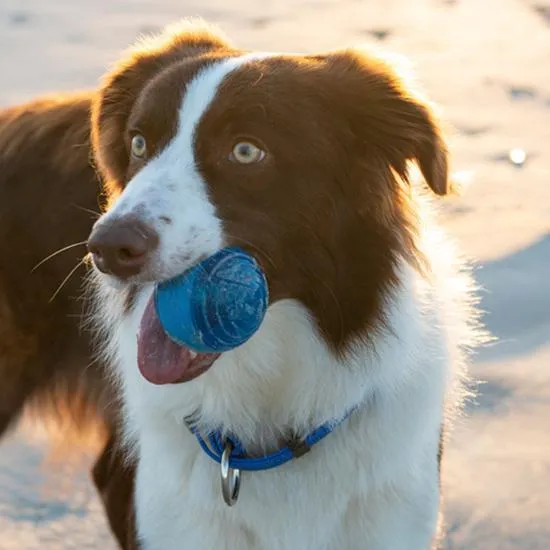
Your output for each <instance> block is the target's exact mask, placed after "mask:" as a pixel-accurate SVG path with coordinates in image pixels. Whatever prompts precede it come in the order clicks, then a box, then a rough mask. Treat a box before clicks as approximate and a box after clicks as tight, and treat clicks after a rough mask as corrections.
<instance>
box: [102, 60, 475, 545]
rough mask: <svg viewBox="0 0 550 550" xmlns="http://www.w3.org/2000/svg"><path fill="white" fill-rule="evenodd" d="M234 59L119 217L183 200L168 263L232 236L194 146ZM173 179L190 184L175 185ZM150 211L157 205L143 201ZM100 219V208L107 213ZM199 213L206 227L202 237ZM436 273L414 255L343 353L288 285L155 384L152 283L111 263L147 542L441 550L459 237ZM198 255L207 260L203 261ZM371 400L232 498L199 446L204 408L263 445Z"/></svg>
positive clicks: (116, 338)
mask: <svg viewBox="0 0 550 550" xmlns="http://www.w3.org/2000/svg"><path fill="white" fill-rule="evenodd" d="M242 62H243V61H242V60H240V61H239V60H235V59H233V60H230V61H225V62H223V63H220V64H219V65H215V66H214V67H211V68H209V69H207V70H206V71H204V72H203V73H202V74H200V75H199V76H198V77H197V79H196V80H195V81H194V82H193V83H192V84H191V85H190V86H189V89H188V92H187V94H186V97H185V98H184V100H183V105H182V108H181V111H180V127H179V129H178V133H177V135H176V137H175V138H174V139H173V141H172V143H171V144H169V145H168V147H167V148H166V150H165V151H164V152H162V153H161V154H160V155H159V156H158V158H156V159H154V160H153V161H152V162H151V163H150V164H149V165H147V166H146V167H145V168H144V169H143V170H142V171H141V172H140V173H139V174H138V175H137V176H136V177H135V178H134V180H133V181H132V182H131V183H130V184H129V186H128V188H127V189H126V191H125V192H124V193H123V194H122V196H121V197H120V199H119V200H118V202H117V203H116V204H115V205H114V207H113V209H112V210H111V211H110V212H109V213H108V214H106V216H105V220H107V221H109V218H110V217H111V218H112V217H114V216H117V215H121V214H123V213H126V212H129V211H132V212H137V213H138V214H139V213H140V212H141V213H142V215H144V216H147V218H146V219H148V220H150V221H151V220H152V221H155V220H157V219H158V216H161V215H169V216H170V217H172V218H173V219H174V222H175V223H174V224H173V226H172V227H170V226H166V227H161V226H160V225H159V226H157V228H158V229H159V231H160V232H161V251H160V261H161V262H162V265H163V268H162V271H163V276H164V275H166V274H171V273H172V272H173V270H176V271H177V272H179V271H181V270H182V267H186V266H183V265H182V264H181V261H180V260H178V258H179V257H180V256H181V251H180V247H181V248H185V253H186V254H188V253H189V252H190V251H191V252H192V258H198V257H200V256H201V255H204V254H208V253H211V252H213V251H214V250H217V249H218V248H219V247H220V246H222V245H223V231H222V228H221V225H220V222H219V220H218V219H217V218H216V214H215V212H214V209H213V207H212V205H211V204H210V203H209V202H208V198H207V195H206V191H205V186H204V183H203V182H202V180H201V178H200V175H199V174H198V172H197V170H196V168H195V166H194V161H193V156H192V146H191V143H192V136H193V128H194V127H195V126H196V124H197V121H198V120H200V116H201V115H202V113H203V112H204V110H205V109H206V108H207V106H208V104H209V102H210V101H211V99H212V98H213V97H214V95H215V90H216V87H217V86H218V85H219V83H220V82H221V80H222V79H223V77H224V76H225V75H226V74H228V72H229V71H231V70H233V69H234V68H235V67H237V66H238V65H239V63H242ZM169 183H174V184H175V185H176V190H174V191H171V190H170V189H169V188H168V184H169ZM144 212H145V213H146V214H143V213H144ZM105 220H104V221H102V222H100V223H104V222H105ZM191 225H196V226H197V228H198V231H197V235H196V236H195V237H193V236H192V231H191V230H190V226H191ZM433 239H434V237H433V235H431V234H426V236H425V237H424V242H425V243H427V244H426V254H427V256H428V260H429V261H430V262H431V269H432V271H431V276H430V277H429V279H428V278H426V277H424V276H422V275H421V274H420V273H419V272H418V271H417V270H415V269H414V268H413V267H412V266H410V265H408V264H407V263H406V262H405V260H402V261H401V263H400V267H399V269H400V271H399V280H400V284H399V286H398V288H397V289H396V290H395V292H394V294H393V295H392V296H388V298H387V303H386V308H387V316H388V327H387V330H385V331H383V332H381V333H380V334H379V335H378V336H377V337H376V338H375V341H374V346H373V347H367V346H366V345H365V344H363V343H361V342H357V343H356V345H355V347H354V349H353V351H352V352H350V353H349V354H348V355H347V356H346V357H345V358H343V359H338V358H336V357H335V356H334V355H333V354H332V353H331V352H330V350H329V349H328V347H327V345H326V344H325V342H324V340H323V339H322V337H321V336H320V335H319V334H318V332H317V330H316V328H315V325H314V323H313V321H312V319H311V318H310V315H309V313H308V311H307V310H306V309H305V308H304V307H303V306H302V305H301V304H300V303H298V302H296V301H293V300H283V301H280V302H277V303H275V304H273V305H272V306H270V308H269V310H268V313H267V316H266V318H265V320H264V322H263V324H262V326H261V328H260V330H259V331H258V332H257V333H256V334H255V335H254V337H253V338H251V339H250V340H249V341H248V342H247V343H246V344H244V345H243V346H241V347H240V348H238V349H236V350H234V351H231V352H227V353H224V354H223V355H222V356H221V357H220V359H219V360H218V361H217V362H216V363H215V365H214V366H213V367H212V368H211V369H210V370H209V371H208V372H206V373H205V374H204V375H202V376H200V377H199V378H197V379H195V380H193V381H191V382H188V383H185V384H179V385H170V386H154V385H152V384H149V383H148V382H147V381H146V380H145V379H144V378H143V377H142V376H141V375H140V373H139V370H138V368H137V345H136V333H137V329H138V325H139V321H140V319H141V316H142V314H143V311H144V308H145V305H146V303H147V300H148V298H149V296H150V293H151V290H152V287H151V286H147V287H143V289H142V291H141V294H140V296H139V299H138V301H137V304H136V306H135V308H134V310H133V312H132V313H131V314H130V315H128V316H125V315H124V314H123V307H122V303H121V302H122V298H121V297H120V295H119V293H118V292H117V291H116V290H115V289H113V287H112V286H110V285H108V284H107V283H106V280H107V279H108V277H105V276H99V279H100V280H99V287H100V297H99V299H98V306H99V307H100V315H101V317H102V323H103V326H104V328H105V331H106V334H108V335H109V337H110V347H109V349H108V351H109V353H110V357H111V359H112V360H113V361H114V363H115V364H116V366H117V371H116V373H117V375H118V380H119V382H120V384H121V388H122V391H123V395H124V403H125V421H126V428H127V436H128V440H129V442H130V443H133V444H134V445H135V447H136V452H137V457H138V458H139V466H138V472H137V486H136V507H137V527H138V532H139V536H140V538H141V540H142V548H143V550H181V548H194V549H197V550H200V549H202V550H211V549H214V548H216V549H217V550H364V549H368V550H427V549H428V548H429V547H430V545H431V541H432V539H433V537H434V535H435V531H436V524H437V518H438V506H439V490H438V471H437V450H438V443H439V436H440V428H441V424H442V422H443V419H444V414H445V413H444V408H445V400H449V399H450V400H451V401H452V400H453V399H455V397H456V396H455V397H453V396H452V395H451V394H452V392H453V388H456V384H455V383H454V381H455V376H454V372H453V368H456V367H460V365H461V360H462V353H461V349H462V348H461V345H465V344H468V343H469V342H468V338H469V337H470V336H471V334H470V332H469V329H468V328H467V327H468V323H467V320H466V319H467V316H468V315H469V309H468V306H467V304H466V303H465V302H463V298H464V296H466V295H467V287H464V286H463V285H464V282H463V281H464V280H463V279H461V277H459V276H458V275H457V272H456V270H455V268H454V263H453V262H452V261H450V259H452V257H449V256H447V255H445V254H447V252H446V250H448V249H447V248H446V245H444V243H442V242H439V239H438V238H436V240H437V241H438V242H435V241H434V242H430V240H433ZM190 261H193V260H190ZM357 404H361V405H362V406H361V408H360V410H359V411H357V412H356V413H354V415H353V416H352V417H350V418H349V419H348V420H347V421H345V422H344V424H342V425H341V426H339V427H338V428H337V429H336V430H335V431H334V432H333V433H332V434H331V435H330V436H329V437H327V438H326V439H325V440H323V441H322V442H321V443H319V444H318V445H317V446H315V447H314V448H313V449H312V451H311V452H310V453H309V454H307V455H306V456H304V457H302V458H300V459H298V460H296V461H294V462H292V463H290V464H287V465H285V466H283V467H281V468H278V469H275V470H271V471H266V472H256V473H243V480H242V481H243V483H242V489H241V495H240V498H239V500H238V502H237V504H236V506H235V507H233V508H228V507H227V506H226V505H225V504H224V503H223V501H222V497H221V488H220V474H219V466H218V465H216V464H215V463H214V462H213V461H212V460H211V459H210V458H208V457H207V456H206V455H205V454H204V453H203V452H202V450H201V449H200V447H199V445H198V443H197V442H196V440H195V439H194V437H193V436H192V435H191V434H190V433H189V431H188V430H187V428H186V427H185V425H184V422H183V418H184V417H185V416H186V415H189V414H191V413H193V412H195V411H196V410H199V411H200V413H201V417H200V422H201V423H202V424H203V425H204V426H205V427H217V426H223V427H224V428H226V429H227V430H230V431H232V432H234V433H236V434H237V435H238V436H239V437H240V438H241V439H242V440H243V442H244V444H245V446H247V447H248V449H250V450H256V451H261V450H273V449H275V448H277V446H278V443H277V437H278V435H279V433H280V430H281V428H293V429H294V430H296V431H297V432H298V433H300V434H305V433H307V432H308V431H310V430H311V429H312V428H313V427H315V426H317V425H319V424H321V423H323V422H325V421H327V420H329V419H331V418H335V417H339V416H341V415H342V414H343V413H344V411H346V410H347V409H348V408H349V407H351V406H354V405H357Z"/></svg>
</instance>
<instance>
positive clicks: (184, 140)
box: [96, 54, 265, 280]
mask: <svg viewBox="0 0 550 550" xmlns="http://www.w3.org/2000/svg"><path fill="white" fill-rule="evenodd" d="M264 55H265V54H250V55H248V56H242V57H238V58H233V59H229V60H226V61H224V62H222V63H216V64H214V65H213V66H210V67H208V68H206V69H204V70H203V71H202V72H200V73H199V74H198V75H197V76H196V77H195V78H194V79H193V81H192V82H191V83H190V84H189V87H188V88H187V91H186V93H185V96H184V98H183V101H182V105H181V108H180V110H179V113H178V119H179V120H178V128H177V132H176V135H175V136H174V138H173V139H172V140H171V141H170V143H169V144H168V145H167V146H166V147H165V148H164V149H163V150H162V151H161V152H160V154H159V155H158V156H156V157H154V158H152V159H151V160H150V161H149V162H148V163H147V164H146V165H145V166H144V167H143V169H141V170H140V171H139V172H138V173H137V174H136V176H135V177H134V178H132V180H131V181H130V182H129V183H128V185H127V186H126V188H125V189H124V192H123V193H122V194H121V196H120V197H119V198H118V199H117V201H116V202H115V204H114V205H113V207H112V208H111V209H110V210H109V211H108V212H107V213H106V214H105V215H104V216H102V217H101V219H100V220H98V222H97V224H96V225H97V226H99V225H109V224H112V223H115V222H116V220H117V219H119V218H121V217H122V216H125V215H128V214H130V215H135V216H138V217H140V218H141V219H142V220H143V221H144V222H146V223H148V224H149V225H150V226H151V227H153V228H154V229H155V230H156V231H157V233H158V234H159V235H160V238H161V240H160V246H159V248H158V250H157V252H156V253H155V254H153V255H151V258H150V262H149V265H148V266H147V268H146V269H145V270H144V273H143V278H145V279H149V280H159V279H170V278H171V277H174V276H176V275H178V274H179V273H181V272H182V271H184V270H185V269H187V268H188V267H189V266H191V265H193V264H195V263H196V262H197V261H199V260H200V259H202V258H203V257H205V256H208V255H210V254H212V253H213V252H215V251H216V250H219V249H220V248H221V247H222V246H223V234H222V228H221V223H220V220H219V219H218V218H217V217H216V213H215V211H214V207H213V206H212V204H211V203H210V201H209V200H208V196H207V191H206V185H205V183H204V181H203V179H202V176H201V175H200V173H199V171H198V169H197V166H196V163H195V158H194V150H193V142H194V133H195V129H196V127H197V124H198V122H199V121H200V119H201V117H202V115H203V114H204V112H205V111H206V109H207V108H208V106H209V104H210V103H211V101H212V99H213V98H214V97H215V95H216V90H217V88H218V86H219V84H220V83H221V82H222V80H223V79H224V78H225V76H227V75H228V74H229V73H230V72H231V71H232V70H234V69H235V68H236V67H238V66H239V65H240V64H242V63H245V62H246V61H247V60H250V59H258V58H260V57H263V56H264ZM163 217H167V218H170V220H171V223H170V224H166V223H165V222H164V221H163V219H162V218H163Z"/></svg>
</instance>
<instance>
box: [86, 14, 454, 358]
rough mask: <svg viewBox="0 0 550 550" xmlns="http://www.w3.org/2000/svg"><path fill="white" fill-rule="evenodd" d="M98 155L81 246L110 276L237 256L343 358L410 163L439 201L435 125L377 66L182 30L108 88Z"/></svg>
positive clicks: (375, 277)
mask: <svg viewBox="0 0 550 550" xmlns="http://www.w3.org/2000/svg"><path fill="white" fill-rule="evenodd" d="M93 145H94V152H95V159H96V164H97V167H98V168H99V171H100V173H101V174H102V176H103V179H104V181H105V189H106V193H107V195H108V210H107V212H106V213H105V214H104V215H103V216H102V218H101V219H100V220H99V221H98V222H97V223H96V226H95V228H94V230H93V233H92V235H91V237H90V242H89V246H90V250H91V252H92V255H93V258H94V262H95V265H96V267H97V268H98V269H99V270H100V271H102V272H103V273H104V274H105V275H104V276H105V277H107V278H111V279H115V280H118V281H123V282H124V284H126V285H127V286H128V287H135V286H136V285H137V286H138V287H139V285H142V284H145V283H152V282H156V281H161V280H166V279H169V278H172V277H174V276H176V275H178V274H179V273H181V272H183V271H184V270H186V269H188V268H189V267H191V266H192V265H193V264H195V263H197V262H199V261H200V260H202V259H204V258H205V257H207V256H209V255H210V254H212V253H214V252H216V251H217V250H219V249H220V248H222V247H224V246H227V245H237V246H239V247H241V248H244V249H246V250H248V251H249V252H250V253H251V254H253V255H254V256H255V257H256V259H257V260H258V261H259V263H260V264H261V265H262V267H263V269H264V271H265V273H266V275H267V279H268V283H269V289H270V299H271V302H272V303H275V302H277V301H279V300H282V299H285V298H290V299H294V300H296V301H298V302H300V303H301V304H302V305H303V306H305V308H307V310H308V311H309V313H310V315H311V318H312V319H313V320H314V322H315V323H316V325H317V327H318V330H319V333H320V334H321V335H322V337H323V338H324V339H325V341H326V342H327V344H328V346H329V348H331V349H333V350H334V351H336V352H337V353H338V352H342V351H344V350H345V348H346V346H347V345H348V344H349V342H350V341H351V339H352V338H353V337H355V336H357V335H362V334H365V333H367V332H368V330H369V328H371V327H373V326H376V324H377V323H379V322H381V321H382V317H383V302H384V296H385V293H386V291H387V290H388V289H389V288H390V287H391V286H392V284H393V283H394V282H395V264H396V260H397V258H398V257H399V255H400V254H404V253H406V252H407V250H406V249H407V247H408V246H410V230H411V224H412V221H411V219H410V218H411V216H410V212H409V210H408V209H409V207H408V199H407V195H408V192H409V189H408V184H407V182H406V180H407V164H408V161H416V162H417V163H418V165H419V167H420V169H421V172H422V174H423V176H424V178H425V181H426V182H427V184H428V186H429V187H430V188H431V189H432V191H433V192H434V193H436V194H438V195H444V194H446V193H447V192H448V181H447V159H446V150H445V145H444V143H443V140H442V137H441V135H440V131H439V128H438V125H437V123H436V121H435V120H434V117H433V115H432V112H431V110H430V108H429V107H428V106H427V105H426V104H425V103H423V102H422V101H420V100H419V99H418V98H417V97H416V96H415V95H414V94H413V93H412V92H411V90H409V89H408V88H406V87H405V85H404V84H403V82H402V81H401V80H400V79H399V78H398V77H397V76H396V75H395V73H394V72H393V71H392V69H391V68H390V67H389V66H388V65H387V64H386V63H384V62H383V61H381V60H379V59H377V58H374V57H372V56H369V55H368V54H366V53H365V52H363V51H361V50H355V49H348V50H342V51H334V52H330V53H326V54H321V55H282V54H255V53H245V52H242V51H239V50H237V49H235V48H233V47H232V46H231V45H230V44H228V43H227V42H226V41H225V40H224V39H222V38H220V37H218V36H217V35H216V34H213V33H212V32H210V31H209V30H207V29H205V28H203V27H202V26H195V25H192V24H191V25H188V24H187V25H186V26H184V28H182V29H179V30H175V31H174V32H172V33H170V34H169V35H168V37H164V38H161V39H159V40H157V41H153V42H151V43H144V44H142V45H141V46H140V47H138V48H137V49H135V50H133V51H132V52H131V54H130V55H129V56H128V57H127V58H126V59H125V60H124V61H122V62H121V63H120V64H119V65H118V66H117V67H116V68H115V69H114V70H113V72H112V73H110V74H109V75H108V76H107V78H106V80H105V83H104V85H103V87H102V89H101V90H100V93H99V94H98V97H97V99H96V101H95V104H94V106H93Z"/></svg>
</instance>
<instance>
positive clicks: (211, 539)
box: [136, 436, 361, 550]
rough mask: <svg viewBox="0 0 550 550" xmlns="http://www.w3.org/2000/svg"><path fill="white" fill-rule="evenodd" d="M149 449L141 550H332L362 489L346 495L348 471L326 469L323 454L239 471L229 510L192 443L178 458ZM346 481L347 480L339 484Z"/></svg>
mask: <svg viewBox="0 0 550 550" xmlns="http://www.w3.org/2000/svg"><path fill="white" fill-rule="evenodd" d="M183 437H185V436H183ZM155 447H156V448H151V450H150V452H149V450H148V449H147V446H145V448H144V447H143V446H142V453H141V459H140V466H139V468H138V475H137V502H136V504H137V524H138V526H139V534H140V536H141V537H142V550H181V548H183V547H185V548H196V549H205V550H206V549H212V548H216V549H217V550H236V549H239V550H260V549H261V550H281V549H294V548H300V549H304V550H308V549H311V550H332V549H335V550H336V549H339V548H340V545H339V544H338V541H340V544H341V542H342V541H343V540H344V539H345V538H346V536H349V530H350V527H351V528H352V530H353V526H350V525H347V518H348V516H349V509H350V506H353V505H354V504H356V503H357V501H358V499H359V498H360V497H359V494H360V493H361V490H360V488H359V487H357V490H352V491H350V487H352V486H353V481H352V480H351V479H349V476H350V474H349V473H347V474H344V473H343V472H349V471H350V470H349V469H344V470H343V471H341V469H340V468H339V467H337V466H336V465H335V464H330V463H327V462H326V457H324V456H323V455H324V450H323V449H319V452H318V453H317V456H316V457H312V458H314V460H309V459H306V460H303V461H297V462H296V463H293V464H289V465H285V466H282V467H280V468H279V469H277V470H271V471H266V472H243V474H242V487H241V494H240V496H239V499H238V501H237V503H236V504H235V506H234V507H231V508H230V507H228V506H227V505H226V504H225V503H224V502H223V499H222V493H221V482H220V472H219V466H218V465H217V464H215V463H214V462H213V461H211V460H210V459H209V458H207V457H206V456H205V455H203V454H202V451H200V450H199V449H198V448H197V444H196V442H194V441H192V440H191V441H186V443H185V445H183V446H181V447H180V452H179V453H178V454H177V455H176V454H173V453H170V452H167V453H161V452H160V449H159V447H158V446H155ZM181 449H186V451H185V452H184V453H182V451H181ZM316 450H317V449H316ZM323 461H324V462H325V464H324V465H323ZM344 475H347V476H348V479H344V478H343V477H342V478H341V479H340V480H339V479H338V477H340V476H344ZM335 477H336V479H335ZM339 481H341V484H339ZM346 531H347V534H346Z"/></svg>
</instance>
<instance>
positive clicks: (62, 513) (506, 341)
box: [0, 0, 550, 550]
mask: <svg viewBox="0 0 550 550" xmlns="http://www.w3.org/2000/svg"><path fill="white" fill-rule="evenodd" d="M194 15H200V16H203V17H205V18H207V19H209V20H211V21H212V22H215V23H217V24H219V25H220V26H221V28H222V29H223V30H224V31H225V32H226V33H227V34H228V35H229V36H230V37H231V38H232V39H233V40H234V42H235V43H236V44H238V45H240V46H243V47H249V48H254V49H266V50H281V51H314V50H322V49H327V48H333V47H340V46H343V45H350V44H357V43H363V42H366V43H371V44H377V45H378V46H380V47H382V48H384V49H389V50H390V51H395V52H397V53H399V54H402V55H404V56H406V57H408V58H409V59H410V60H411V61H412V63H413V65H414V68H415V71H416V73H417V76H418V80H419V81H420V82H421V83H422V86H423V87H424V89H425V90H426V91H427V93H428V94H429V96H430V97H431V98H433V100H434V101H435V102H436V103H438V104H439V106H440V107H441V112H442V115H443V117H444V119H445V120H446V121H447V122H448V124H449V127H450V136H451V139H450V147H451V151H452V166H453V171H454V172H455V177H456V178H457V180H460V181H461V182H463V183H464V184H465V189H464V192H463V195H462V196H461V197H457V198H452V199H451V200H449V201H445V204H444V206H443V222H444V225H445V226H446V227H447V229H448V230H449V231H450V232H451V234H453V235H454V236H455V237H456V239H457V241H458V243H459V245H460V247H461V248H462V250H463V251H464V252H465V253H466V254H467V255H468V256H469V257H471V258H472V259H473V260H474V261H475V266H476V269H475V273H476V278H477V280H478V282H479V284H480V285H481V287H482V289H483V290H482V291H481V294H482V308H483V309H484V311H485V315H484V321H485V323H486V325H487V326H488V328H489V329H490V330H491V332H492V333H493V334H494V335H495V336H496V337H498V341H496V342H494V343H493V344H492V345H490V346H488V347H487V348H486V349H484V350H482V351H481V352H480V353H479V354H478V356H477V357H476V360H475V363H474V365H473V366H472V374H473V376H474V377H476V378H478V379H480V380H482V381H483V382H484V383H483V384H482V385H481V386H480V394H479V396H478V398H477V400H476V403H474V404H471V405H470V406H469V407H468V415H467V417H466V418H465V419H464V420H463V422H462V423H461V425H460V426H459V427H458V428H457V430H456V432H455V434H454V437H453V440H452V442H451V444H450V446H449V448H448V452H447V455H446V457H445V464H444V484H445V500H446V511H447V520H448V541H447V546H446V547H447V549H449V550H451V549H452V550H547V549H548V548H550V491H549V490H548V488H549V487H550V2H548V1H545V0H533V1H528V0H476V1H473V0H370V1H369V0H264V1H262V2H255V1H253V0H236V1H235V2H231V3H229V2H227V1H226V0H201V1H199V0H192V1H186V0H180V1H175V0H155V1H152V0H94V1H93V2H92V1H86V0H70V1H69V0H50V1H48V2H46V1H44V0H2V2H0V75H2V81H1V84H0V106H6V105H9V104H12V103H19V102H22V101H24V100H27V99H30V98H32V97H34V96H36V95H38V94H42V93H46V92H50V91H60V90H74V89H80V88H91V87H94V86H95V85H96V84H97V82H98V80H99V78H100V76H101V74H102V72H103V71H104V70H105V68H106V67H107V66H108V65H109V64H110V63H112V62H114V61H115V60H116V59H117V58H118V55H119V53H120V51H121V50H122V49H124V48H125V47H126V46H128V45H129V44H130V43H131V42H132V41H134V39H135V38H136V37H137V36H138V35H139V34H142V33H150V32H155V31H158V30H159V29H161V28H162V26H163V25H165V24H167V23H169V22H172V21H174V20H176V19H178V18H181V17H184V16H194ZM516 148H519V149H521V150H522V151H524V152H525V155H526V156H525V160H524V162H522V163H519V164H514V163H513V162H512V161H511V160H510V151H512V150H513V149H516ZM516 155H517V156H518V158H520V157H521V154H520V153H518V152H516ZM44 449H45V442H44V441H43V440H42V439H41V438H39V437H36V436H33V435H30V432H28V431H26V430H25V429H23V428H22V429H21V430H19V431H18V432H16V433H15V434H13V436H11V437H10V438H9V439H7V440H5V441H4V442H3V443H2V444H1V446H0V549H1V550H35V549H38V548H40V549H48V550H50V549H52V550H57V549H59V550H68V549H79V550H85V549H96V548H101V549H102V550H112V549H114V548H115V546H114V543H113V542H112V541H111V539H110V537H109V534H108V531H107V528H106V526H105V523H104V519H103V516H102V511H101V509H100V506H99V503H98V502H97V500H96V498H95V494H94V490H93V487H92V486H91V484H90V483H89V481H88V473H87V472H88V469H87V464H81V465H80V466H79V467H77V468H73V469H60V467H59V464H56V465H55V466H48V465H47V464H44V463H43V457H44ZM84 462H86V461H85V460H84ZM59 487H62V491H60V489H59ZM52 488H54V489H52Z"/></svg>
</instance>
